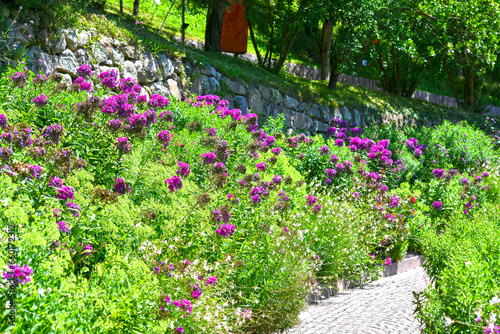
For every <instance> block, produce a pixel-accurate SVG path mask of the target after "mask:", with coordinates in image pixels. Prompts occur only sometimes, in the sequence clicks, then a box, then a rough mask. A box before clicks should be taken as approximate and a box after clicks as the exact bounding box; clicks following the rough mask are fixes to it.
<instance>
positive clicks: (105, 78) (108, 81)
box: [97, 69, 118, 89]
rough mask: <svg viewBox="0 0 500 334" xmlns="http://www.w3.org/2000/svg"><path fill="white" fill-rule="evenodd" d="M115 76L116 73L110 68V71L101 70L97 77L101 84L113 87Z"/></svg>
mask: <svg viewBox="0 0 500 334" xmlns="http://www.w3.org/2000/svg"><path fill="white" fill-rule="evenodd" d="M117 76H118V74H117V73H116V72H115V70H113V69H112V70H110V71H105V72H102V73H101V74H99V76H98V77H97V78H98V79H99V80H101V83H102V85H103V86H106V87H108V88H111V89H113V88H115V87H116V78H117Z"/></svg>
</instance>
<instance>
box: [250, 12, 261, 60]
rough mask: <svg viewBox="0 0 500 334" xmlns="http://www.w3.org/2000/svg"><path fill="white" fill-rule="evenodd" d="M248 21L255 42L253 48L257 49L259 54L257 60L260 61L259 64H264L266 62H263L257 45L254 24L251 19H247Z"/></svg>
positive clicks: (256, 51)
mask: <svg viewBox="0 0 500 334" xmlns="http://www.w3.org/2000/svg"><path fill="white" fill-rule="evenodd" d="M247 22H248V29H249V30H250V39H251V40H252V44H253V48H254V49H255V53H256V54H257V61H258V63H259V65H261V66H262V65H264V63H263V62H262V56H261V55H260V52H259V48H258V46H257V40H256V39H255V34H254V32H253V26H252V22H250V20H248V19H247Z"/></svg>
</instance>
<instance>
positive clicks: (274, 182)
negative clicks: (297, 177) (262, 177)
mask: <svg viewBox="0 0 500 334" xmlns="http://www.w3.org/2000/svg"><path fill="white" fill-rule="evenodd" d="M282 182H283V176H281V175H274V176H273V179H272V181H271V184H272V185H280V184H281V183H282Z"/></svg>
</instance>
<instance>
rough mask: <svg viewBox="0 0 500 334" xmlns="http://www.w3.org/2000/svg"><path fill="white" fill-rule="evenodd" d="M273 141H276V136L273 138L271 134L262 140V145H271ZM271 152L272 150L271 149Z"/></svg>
mask: <svg viewBox="0 0 500 334" xmlns="http://www.w3.org/2000/svg"><path fill="white" fill-rule="evenodd" d="M275 142H276V138H274V137H273V136H269V137H267V138H266V139H265V140H264V145H265V146H268V147H271V146H273V145H274V143H275ZM271 152H272V150H271Z"/></svg>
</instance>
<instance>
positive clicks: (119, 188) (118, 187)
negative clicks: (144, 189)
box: [113, 178, 130, 195]
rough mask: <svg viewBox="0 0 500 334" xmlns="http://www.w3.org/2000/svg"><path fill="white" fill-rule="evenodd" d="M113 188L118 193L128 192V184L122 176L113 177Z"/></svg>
mask: <svg viewBox="0 0 500 334" xmlns="http://www.w3.org/2000/svg"><path fill="white" fill-rule="evenodd" d="M113 190H114V191H115V192H117V193H119V194H120V195H123V194H125V193H129V192H130V185H129V184H128V183H126V182H125V181H124V180H123V179H122V178H119V179H115V184H114V185H113Z"/></svg>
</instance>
